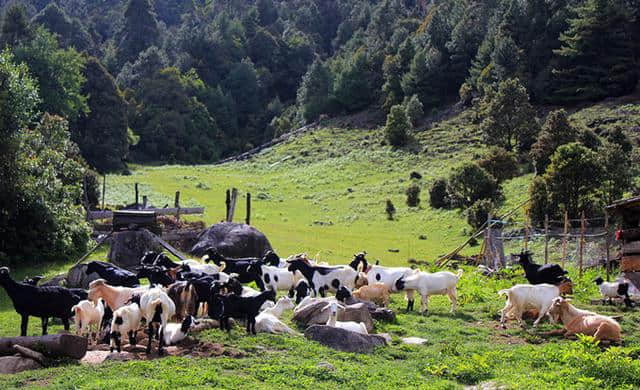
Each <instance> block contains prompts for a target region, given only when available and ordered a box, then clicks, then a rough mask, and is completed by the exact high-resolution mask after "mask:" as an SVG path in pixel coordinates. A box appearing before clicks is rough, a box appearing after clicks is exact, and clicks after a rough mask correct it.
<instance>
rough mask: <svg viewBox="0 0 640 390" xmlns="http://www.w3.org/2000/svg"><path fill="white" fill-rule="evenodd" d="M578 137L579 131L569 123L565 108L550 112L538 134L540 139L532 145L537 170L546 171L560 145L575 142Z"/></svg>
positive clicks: (532, 154)
mask: <svg viewBox="0 0 640 390" xmlns="http://www.w3.org/2000/svg"><path fill="white" fill-rule="evenodd" d="M577 137H578V131H577V130H576V128H575V127H574V126H572V125H571V124H570V123H569V118H568V117H567V112H566V111H565V110H562V109H560V110H556V111H552V112H550V113H549V115H548V116H547V119H546V121H545V122H544V125H542V130H541V131H540V134H538V140H537V141H536V143H535V144H533V146H532V147H531V158H532V159H533V161H534V164H535V166H536V169H537V171H538V172H540V173H544V171H545V169H546V168H547V165H549V159H550V158H551V155H553V152H555V150H556V149H557V148H558V146H560V145H564V144H568V143H569V142H575V141H576V138H577Z"/></svg>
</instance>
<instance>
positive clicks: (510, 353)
mask: <svg viewBox="0 0 640 390" xmlns="http://www.w3.org/2000/svg"><path fill="white" fill-rule="evenodd" d="M639 107H640V106H638V105H635V104H629V105H627V106H624V107H618V108H616V107H609V106H606V105H603V106H602V107H596V108H589V109H586V110H582V111H579V112H577V113H575V114H574V115H573V117H572V118H573V120H574V121H577V122H580V123H583V124H585V125H591V124H592V123H600V122H603V123H606V124H607V126H608V125H610V124H611V123H612V119H611V118H612V117H616V118H618V117H620V116H621V115H622V114H621V112H620V110H621V109H623V110H624V112H627V113H630V114H628V115H627V116H625V117H624V118H625V119H616V120H618V121H621V122H623V124H628V123H627V122H625V121H633V120H635V119H634V118H636V117H637V115H636V114H638V113H640V110H639V109H638V108H639ZM607 118H609V119H607ZM474 129H475V125H473V124H472V123H471V118H470V114H468V113H463V114H462V115H460V116H457V117H454V118H452V119H449V120H447V121H444V122H441V123H439V124H437V125H436V126H434V127H433V128H432V129H429V130H427V131H424V132H421V133H418V134H416V136H415V139H414V141H413V142H412V144H411V145H410V146H409V147H407V148H406V149H405V150H401V151H393V150H391V149H390V148H389V147H387V146H382V145H381V140H382V132H381V130H344V129H341V130H339V129H331V128H328V129H319V130H315V131H314V132H312V133H309V134H306V135H304V136H301V137H298V138H296V139H294V140H292V141H290V142H287V143H286V144H283V145H279V146H277V147H275V148H273V149H272V150H269V151H265V152H264V153H262V154H261V155H259V156H256V157H254V158H253V159H251V160H249V161H244V162H237V163H230V164H225V165H221V166H208V165H204V166H193V167H188V166H161V167H143V166H136V167H133V169H132V175H130V176H114V175H111V176H108V177H107V196H106V198H107V199H106V201H107V203H108V204H109V205H121V204H125V203H131V202H132V200H133V183H135V182H139V183H140V185H141V187H140V188H141V194H144V195H148V196H149V199H150V202H151V203H153V204H155V205H157V206H163V205H164V204H166V203H169V204H171V203H172V202H173V194H174V192H175V191H177V190H179V191H180V192H181V197H182V204H183V205H202V206H204V207H206V214H205V216H204V219H205V221H206V222H207V223H209V224H212V223H215V222H217V221H220V220H221V219H222V218H224V192H225V190H226V189H227V188H231V187H236V188H238V189H239V191H240V192H241V193H242V194H244V193H246V192H251V194H252V197H253V207H252V209H253V210H252V214H253V217H252V224H253V225H255V226H256V227H257V228H258V229H260V230H262V231H263V232H264V233H265V234H266V235H267V237H268V238H269V239H270V241H271V244H272V245H273V247H274V249H275V250H276V251H277V252H278V253H279V254H280V255H281V256H288V255H291V254H294V253H299V252H307V253H309V254H311V255H312V256H316V254H318V255H317V257H318V258H319V259H320V260H324V261H328V262H330V263H334V264H336V263H346V262H347V261H348V260H350V259H351V257H352V256H353V254H354V253H355V252H357V251H360V250H366V251H367V252H368V253H369V256H368V257H369V259H370V260H376V259H379V260H380V261H381V263H382V264H383V265H406V264H407V263H406V261H407V259H408V258H416V259H418V260H427V261H429V262H433V260H435V259H436V258H437V257H438V256H439V255H441V254H443V253H446V252H448V251H450V250H451V249H453V248H455V247H456V246H458V245H459V244H460V243H462V242H463V241H465V240H466V239H467V238H468V235H469V233H470V228H469V226H468V225H467V224H466V222H465V217H464V215H462V213H461V212H459V211H455V210H433V209H431V208H430V207H429V206H428V188H429V186H430V183H431V182H432V181H433V180H434V179H435V178H437V177H440V176H444V175H446V174H448V172H449V171H450V170H451V169H452V168H453V167H454V166H455V165H456V164H459V163H460V162H463V161H467V160H474V159H477V158H478V157H479V156H480V155H481V154H482V153H483V149H484V147H483V145H482V144H481V143H480V134H478V133H477V131H475V130H474ZM414 170H415V171H418V172H420V173H421V174H422V175H423V179H422V180H421V181H420V182H419V183H420V186H421V188H422V193H421V199H422V203H421V207H419V208H415V209H410V208H408V207H407V206H406V205H405V198H406V197H405V194H404V191H405V189H406V187H407V186H408V185H409V173H410V172H411V171H414ZM530 179H531V174H527V175H522V176H520V177H518V178H515V179H513V180H510V181H508V182H506V183H504V185H503V192H504V194H505V201H504V203H503V204H502V205H501V209H502V211H505V210H508V209H510V208H513V207H514V206H515V205H517V204H518V203H520V202H522V201H523V200H525V199H526V196H527V195H526V194H527V187H528V183H529V181H530ZM243 199H244V198H243ZM386 199H391V200H392V201H393V203H394V204H395V207H396V209H397V214H396V220H394V221H388V220H387V219H386V215H385V212H384V208H385V201H386ZM522 215H523V214H522V212H519V213H517V214H516V215H515V216H514V218H515V219H516V220H521V218H522ZM243 219H244V201H243V200H242V201H240V202H239V206H238V208H237V211H236V220H237V221H241V220H243ZM421 235H424V236H426V239H420V238H419V236H421ZM514 245H515V246H514V248H513V249H519V248H518V246H517V245H518V243H516V244H514ZM389 249H394V250H398V252H397V253H395V252H389ZM477 250H478V247H475V248H467V249H466V252H465V253H467V254H471V253H475V252H477ZM552 252H553V253H552V256H551V257H552V258H557V256H558V254H557V252H556V247H553V248H552ZM105 254H106V250H104V249H103V250H102V251H100V252H98V253H96V254H95V255H94V256H92V258H95V259H100V258H104V256H105ZM69 264H70V261H65V262H61V263H58V264H52V265H48V266H45V267H29V268H23V269H19V270H16V271H15V272H14V273H15V276H16V277H19V278H22V277H23V276H24V275H33V274H42V273H44V274H47V275H54V274H56V273H57V272H59V271H61V270H64V269H65V268H67V267H68V266H69ZM464 268H465V273H464V275H463V277H462V280H461V282H460V284H459V288H458V291H459V303H460V306H459V310H458V313H456V314H450V313H449V302H448V300H447V299H446V298H444V297H434V298H432V299H431V301H430V314H429V316H426V317H424V316H420V315H418V314H417V313H408V314H406V313H404V310H403V309H404V307H405V302H404V300H403V298H402V296H401V295H394V297H393V301H392V304H391V308H393V309H394V310H395V311H396V312H397V313H398V320H397V323H394V324H384V323H376V331H377V332H387V333H389V334H390V335H391V336H392V338H393V340H394V341H393V343H392V345H390V346H387V347H384V348H379V349H377V350H376V351H375V353H374V354H371V355H357V354H349V353H342V352H336V351H334V350H332V349H329V348H325V347H323V346H320V345H318V344H316V343H313V342H308V341H307V340H305V339H304V338H298V337H289V336H275V335H258V336H257V337H253V336H246V335H245V334H244V330H243V329H241V328H239V327H238V328H236V329H234V330H233V331H232V333H231V334H230V335H227V334H226V333H222V332H220V331H219V330H209V331H205V332H203V333H201V334H199V335H198V337H199V338H201V339H204V340H209V341H212V342H218V343H222V344H223V345H224V346H225V347H226V348H231V349H234V350H237V351H240V352H241V353H242V355H243V357H242V358H231V357H219V358H207V359H199V358H198V359H193V358H175V357H171V358H164V359H156V360H152V361H137V362H126V363H107V364H104V365H101V366H99V367H87V366H81V365H78V364H74V363H69V362H61V363H59V364H58V365H57V366H55V367H51V368H47V369H44V370H37V371H32V372H25V373H21V374H17V375H10V376H0V387H1V388H15V387H23V386H38V387H40V386H45V385H46V386H50V387H54V388H76V387H80V388H111V387H116V388H123V387H124V388H151V387H153V388H175V387H219V388H274V387H280V388H314V389H315V388H323V389H324V388H329V389H336V388H363V387H364V388H459V387H463V386H467V385H478V384H485V385H487V386H488V387H487V388H491V386H493V387H494V388H495V387H499V386H503V387H504V388H531V389H540V388H545V387H549V388H563V389H564V388H580V389H582V388H594V389H601V388H638V387H640V362H639V361H638V357H639V356H640V343H639V341H640V336H639V335H638V331H637V330H638V328H637V327H638V321H640V314H638V312H637V310H633V311H629V312H625V311H623V309H620V308H617V307H611V306H591V305H588V304H587V303H588V302H589V301H590V299H591V298H593V297H596V296H597V295H598V292H597V288H596V286H595V285H594V284H593V283H592V282H591V281H592V280H593V278H594V277H595V276H596V275H597V273H598V272H600V271H598V270H589V271H587V272H586V273H585V275H584V276H583V278H582V279H580V278H578V277H577V272H576V270H575V269H573V268H571V269H570V272H571V277H572V279H573V280H574V282H575V294H574V302H575V303H576V305H578V306H579V307H587V308H590V309H592V310H597V311H599V312H602V313H606V314H616V315H617V314H622V315H623V320H622V321H621V325H622V328H623V332H624V334H623V337H624V343H623V345H622V346H620V347H612V348H609V349H607V350H603V349H601V348H600V347H599V346H595V345H593V343H591V342H589V340H582V341H573V340H564V339H562V338H559V337H549V336H546V335H545V334H544V333H545V332H547V331H549V330H552V329H558V328H559V326H557V325H550V324H548V323H546V322H545V323H544V325H543V326H541V327H540V328H539V329H535V330H534V329H531V328H528V329H525V330H523V329H521V328H519V327H518V326H517V325H515V324H511V325H510V326H509V328H508V329H507V330H502V329H500V328H499V327H498V322H497V319H498V311H499V310H500V309H501V308H502V306H503V305H504V299H501V298H499V297H498V296H497V294H496V292H497V291H498V290H499V289H501V288H505V287H509V286H511V285H513V284H514V283H519V282H524V281H525V279H524V278H523V277H522V271H521V270H520V269H517V270H515V271H513V272H507V273H506V274H505V277H504V278H502V279H487V278H485V277H483V276H480V275H478V274H476V273H475V271H474V269H473V268H471V267H464ZM416 307H418V304H416ZM289 316H290V314H288V315H285V317H286V319H287V320H288V318H289ZM19 322H20V321H19V317H18V315H17V314H16V313H15V312H14V311H13V307H12V306H11V303H10V301H9V300H8V298H7V297H6V295H5V294H4V293H2V294H0V336H14V335H17V334H18V332H19ZM60 328H61V327H60V326H59V325H57V326H54V327H53V328H52V329H51V332H55V331H57V330H59V329H60ZM39 332H40V324H39V320H37V319H32V320H31V324H30V326H29V334H33V335H36V334H39ZM406 336H419V337H423V338H426V339H427V340H428V343H427V344H426V345H423V346H409V345H405V344H402V343H400V341H399V339H400V338H401V337H406ZM322 362H327V363H330V364H331V365H333V367H334V369H327V368H324V367H322V365H320V366H319V363H322Z"/></svg>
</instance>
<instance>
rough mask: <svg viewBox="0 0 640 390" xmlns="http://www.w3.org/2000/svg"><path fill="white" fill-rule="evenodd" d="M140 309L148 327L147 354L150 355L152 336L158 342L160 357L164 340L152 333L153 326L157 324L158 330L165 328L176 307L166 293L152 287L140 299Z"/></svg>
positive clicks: (157, 333) (157, 334)
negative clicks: (156, 338)
mask: <svg viewBox="0 0 640 390" xmlns="http://www.w3.org/2000/svg"><path fill="white" fill-rule="evenodd" d="M140 309H141V310H142V316H143V317H144V318H145V319H146V320H147V325H148V326H149V343H148V344H147V354H149V353H151V339H152V338H153V335H156V336H157V337H158V339H159V340H160V343H159V345H158V354H159V355H162V353H163V350H162V347H163V342H164V340H163V339H162V338H160V337H159V332H155V331H154V324H157V325H158V328H159V327H161V326H166V325H167V324H168V323H169V318H171V317H173V315H174V314H175V313H176V305H175V304H174V303H173V301H172V300H171V298H169V296H168V295H167V293H165V292H164V291H163V290H162V289H160V288H157V287H154V288H150V289H149V290H148V291H147V292H145V293H144V294H142V296H141V297H140Z"/></svg>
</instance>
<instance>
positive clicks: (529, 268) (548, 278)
mask: <svg viewBox="0 0 640 390" xmlns="http://www.w3.org/2000/svg"><path fill="white" fill-rule="evenodd" d="M512 256H514V257H517V258H518V263H519V264H520V265H521V266H522V268H523V269H524V274H525V277H526V278H527V280H528V281H529V283H531V284H541V283H548V284H555V285H558V284H560V283H561V282H562V281H563V280H564V279H566V276H565V275H566V274H567V271H565V270H563V269H562V267H560V266H559V265H558V264H544V265H541V264H536V263H534V262H533V261H532V260H531V252H521V253H519V254H512Z"/></svg>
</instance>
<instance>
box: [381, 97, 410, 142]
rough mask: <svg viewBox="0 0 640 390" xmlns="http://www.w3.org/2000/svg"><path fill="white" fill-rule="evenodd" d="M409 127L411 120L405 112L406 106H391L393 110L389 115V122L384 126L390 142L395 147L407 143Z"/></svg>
mask: <svg viewBox="0 0 640 390" xmlns="http://www.w3.org/2000/svg"><path fill="white" fill-rule="evenodd" d="M409 127H410V125H409V120H408V119H407V114H405V112H404V107H402V106H401V105H395V106H393V107H391V111H390V112H389V115H387V124H386V126H385V127H384V136H385V139H386V140H387V141H388V142H389V144H391V145H392V146H395V147H398V146H403V145H404V144H406V143H407V131H408V130H409Z"/></svg>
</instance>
